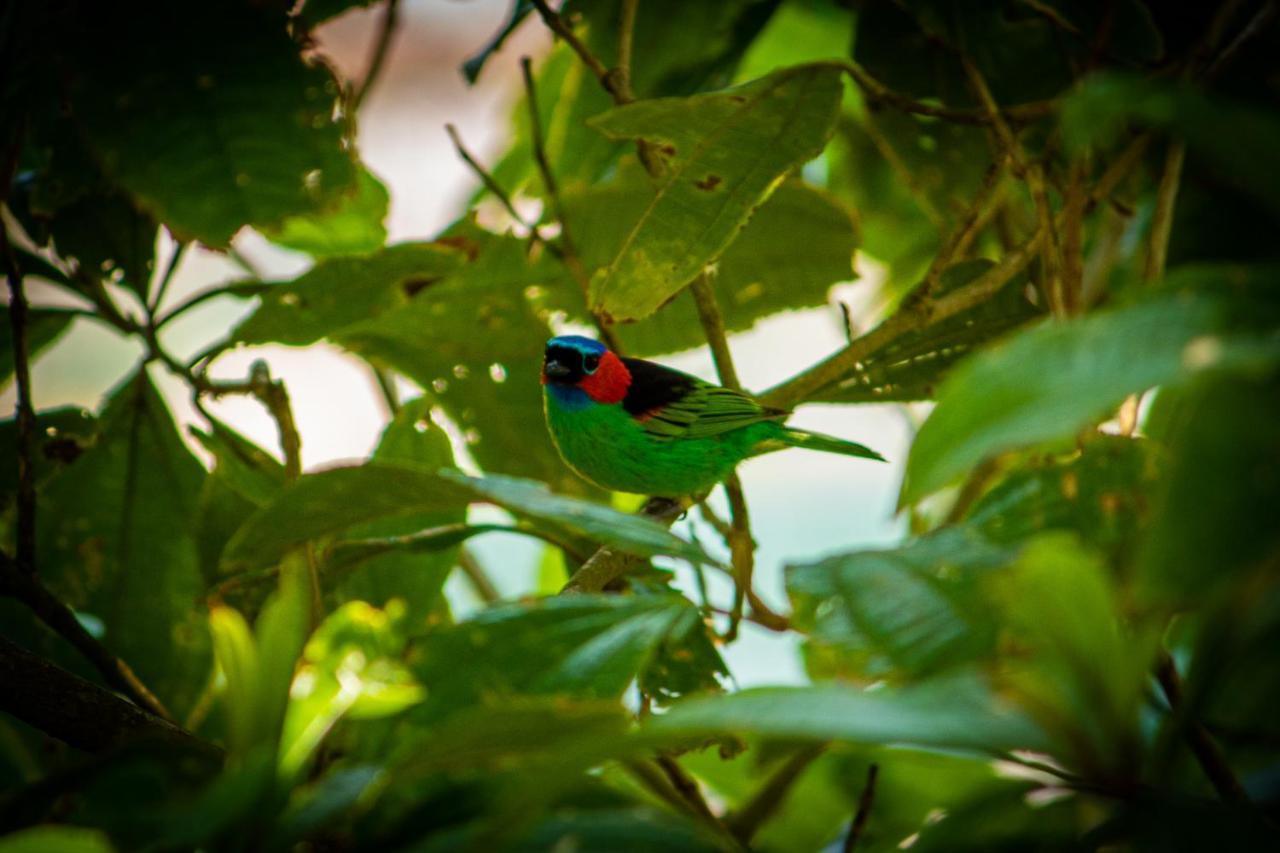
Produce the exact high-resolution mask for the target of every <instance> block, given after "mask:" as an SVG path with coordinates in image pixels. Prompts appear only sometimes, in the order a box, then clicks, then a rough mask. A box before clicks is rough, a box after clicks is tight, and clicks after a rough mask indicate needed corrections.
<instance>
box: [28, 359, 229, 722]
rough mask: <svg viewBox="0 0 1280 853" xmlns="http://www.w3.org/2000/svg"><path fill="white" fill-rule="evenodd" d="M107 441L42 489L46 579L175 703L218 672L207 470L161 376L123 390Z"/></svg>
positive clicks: (179, 705) (180, 704)
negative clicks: (213, 659) (206, 584)
mask: <svg viewBox="0 0 1280 853" xmlns="http://www.w3.org/2000/svg"><path fill="white" fill-rule="evenodd" d="M100 423H101V431H100V433H99V435H98V439H97V442H96V443H95V444H94V445H93V446H92V447H90V448H88V449H87V450H85V451H84V452H83V453H82V454H81V455H80V457H79V458H78V459H76V461H75V462H74V463H73V464H72V465H71V466H70V467H68V468H67V469H66V470H64V471H63V472H62V473H61V474H60V475H59V476H57V477H56V478H55V479H53V480H52V481H50V482H49V484H48V486H47V487H46V488H45V489H44V491H43V492H42V494H41V509H42V511H41V513H40V514H39V518H38V520H39V523H40V526H39V531H38V532H39V556H40V566H41V569H40V572H41V575H42V576H43V577H44V578H45V580H46V582H47V583H48V584H49V586H50V587H51V588H52V589H53V590H54V591H55V592H56V593H57V594H58V595H59V597H61V598H62V599H63V600H64V601H66V602H67V603H68V604H69V605H70V606H71V607H73V608H75V609H76V610H78V611H81V612H83V613H86V614H90V615H92V616H93V617H96V618H97V619H99V620H101V622H102V625H103V632H104V633H103V641H104V642H105V643H106V645H107V646H108V647H109V648H110V649H111V650H112V651H113V652H115V653H116V654H118V655H120V656H121V657H122V658H124V660H125V661H127V662H128V663H129V665H130V666H131V667H133V669H134V670H135V671H136V672H137V673H138V675H139V677H140V678H141V679H142V680H143V682H144V683H146V684H147V685H148V686H149V687H151V688H152V690H154V691H155V692H156V694H157V695H158V696H160V698H161V699H162V700H164V701H165V702H166V703H167V704H168V705H169V706H170V707H171V708H174V709H175V710H179V711H180V710H181V709H183V708H185V707H186V705H187V703H189V702H190V701H191V700H192V699H193V698H194V695H195V692H196V691H197V689H198V688H199V687H200V685H201V683H202V682H203V681H204V679H205V678H206V676H207V673H208V668H207V663H208V659H209V640H208V634H207V631H206V629H205V627H204V624H203V619H202V617H201V613H200V610H199V609H197V607H196V603H197V601H198V600H199V595H200V593H201V591H202V590H203V583H202V581H201V575H200V569H199V562H198V558H197V551H196V543H195V540H194V536H193V533H192V521H193V517H194V512H195V509H196V503H197V499H198V497H199V494H200V490H201V484H202V483H203V481H204V479H205V472H204V469H203V468H202V467H201V466H200V463H199V462H197V461H196V459H195V457H194V456H192V455H191V452H190V451H189V450H188V449H187V447H186V446H185V445H184V444H183V442H182V439H181V437H180V436H179V435H178V433H177V431H176V429H175V427H174V423H173V419H172V416H171V415H170V414H169V411H168V409H167V408H166V407H165V404H164V401H163V400H162V399H161V398H160V396H159V394H158V393H157V391H156V389H155V387H154V386H153V385H152V383H151V380H150V379H149V378H148V376H147V375H146V374H145V373H139V374H137V375H135V376H133V377H132V378H130V379H129V380H128V381H127V382H125V383H124V384H123V385H121V386H120V387H119V388H118V389H117V390H116V391H115V392H114V393H113V394H112V396H111V398H110V399H109V401H108V403H107V406H106V409H105V411H104V412H103V413H102V416H101V422H100Z"/></svg>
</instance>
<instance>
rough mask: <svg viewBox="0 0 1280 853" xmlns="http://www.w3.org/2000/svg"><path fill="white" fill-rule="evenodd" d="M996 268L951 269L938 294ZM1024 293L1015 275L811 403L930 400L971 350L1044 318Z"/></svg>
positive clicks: (972, 264)
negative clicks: (1005, 283)
mask: <svg viewBox="0 0 1280 853" xmlns="http://www.w3.org/2000/svg"><path fill="white" fill-rule="evenodd" d="M992 266H994V264H993V262H991V261H987V260H976V261H962V262H961V263H958V264H955V265H954V266H952V267H949V268H948V269H947V270H946V271H945V272H944V273H943V274H942V278H941V280H940V283H939V284H940V286H939V292H940V293H946V292H948V291H951V290H954V289H955V288H958V287H962V286H964V285H966V284H968V283H969V282H971V281H973V280H974V279H976V278H978V277H979V276H981V275H982V274H983V273H985V272H986V271H987V270H989V269H990V268H991V267H992ZM1043 313H1044V312H1043V310H1042V309H1041V308H1038V307H1037V306H1036V305H1034V304H1033V303H1032V302H1031V301H1030V300H1029V299H1028V298H1027V294H1026V279H1025V278H1024V277H1022V276H1017V277H1015V278H1014V279H1013V280H1012V281H1011V282H1009V284H1007V285H1005V287H1004V288H1002V289H1001V290H1000V291H999V292H998V293H996V294H995V295H994V296H992V297H991V298H990V299H988V300H986V301H985V302H982V303H979V304H978V305H976V306H975V307H973V308H971V309H970V310H968V311H961V312H960V313H959V314H956V315H955V316H952V317H948V318H947V319H945V320H942V321H941V322H938V323H934V324H932V325H931V326H929V327H927V328H925V329H921V330H920V331H917V332H910V333H908V334H905V335H903V336H902V337H900V338H898V339H897V340H895V341H893V343H891V344H889V345H888V346H886V347H884V348H883V349H882V350H880V351H879V352H877V353H875V354H874V355H872V356H870V357H868V358H867V359H865V360H864V361H863V362H862V363H861V364H859V366H858V368H859V369H858V370H857V371H855V372H854V373H853V374H852V375H850V376H849V377H847V378H845V379H842V380H840V381H839V382H837V383H835V384H833V385H830V386H828V387H827V388H824V389H823V390H821V391H819V392H818V393H817V394H816V395H814V396H813V397H811V398H810V399H811V400H813V401H815V402H824V403H828V402H829V403H872V402H888V401H892V400H898V401H909V400H924V399H928V398H929V397H932V396H933V394H934V391H935V389H936V388H937V387H938V385H939V384H940V383H941V382H942V379H943V377H945V376H946V374H947V371H948V370H949V369H950V368H951V367H952V366H953V365H954V364H955V363H956V362H958V361H959V360H960V359H962V358H964V357H965V356H966V355H968V354H969V353H971V352H972V351H973V350H974V349H975V348H977V347H979V346H981V345H982V344H985V343H987V342H989V341H991V340H993V339H995V338H998V337H999V336H1001V335H1003V334H1005V333H1007V332H1008V331H1009V330H1011V329H1014V328H1017V327H1018V326H1020V325H1022V324H1024V323H1027V322H1029V321H1030V320H1032V319H1034V318H1036V317H1039V316H1042V315H1043Z"/></svg>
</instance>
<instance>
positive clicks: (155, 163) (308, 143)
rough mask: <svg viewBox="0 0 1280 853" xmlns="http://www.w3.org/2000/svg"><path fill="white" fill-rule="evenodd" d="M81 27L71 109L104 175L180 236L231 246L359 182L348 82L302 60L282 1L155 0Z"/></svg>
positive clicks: (83, 16)
mask: <svg viewBox="0 0 1280 853" xmlns="http://www.w3.org/2000/svg"><path fill="white" fill-rule="evenodd" d="M76 23H77V25H78V30H79V32H77V33H76V36H75V37H74V38H73V42H72V50H71V52H70V53H69V55H70V56H72V57H74V60H75V64H76V66H77V67H76V70H77V72H78V75H77V76H76V79H75V81H74V86H73V105H74V106H73V109H74V113H75V117H76V119H77V120H78V121H79V122H81V123H82V125H83V127H84V130H85V132H86V134H87V136H88V138H89V141H90V144H91V147H92V148H93V149H94V150H95V151H96V153H97V155H98V157H99V159H100V160H101V162H102V164H103V167H104V170H105V172H106V173H107V174H108V176H110V177H111V178H113V179H114V180H115V181H117V182H118V183H119V184H120V185H121V186H123V187H124V188H126V189H127V190H128V191H129V192H130V193H132V194H133V195H134V196H135V197H136V198H137V200H138V201H139V202H140V203H141V205H142V207H143V208H144V209H146V210H147V211H148V212H150V213H151V214H153V215H154V216H155V217H156V218H157V219H159V220H160V221H162V222H164V223H165V224H166V225H168V226H169V227H170V228H171V229H172V230H173V231H174V232H175V233H176V234H177V235H178V236H180V237H183V238H191V237H195V238H198V239H200V240H201V241H202V242H204V243H207V244H209V245H212V246H225V245H226V244H227V242H228V241H229V240H230V239H231V237H232V236H233V235H234V234H235V233H236V231H238V230H239V229H240V227H241V226H243V225H260V226H274V225H277V224H279V223H280V222H281V221H283V220H284V219H285V218H287V217H289V216H293V215H298V214H305V213H314V212H318V211H322V210H325V209H327V208H329V207H331V206H334V205H336V204H338V203H339V201H340V199H341V197H342V195H343V194H344V193H346V192H348V191H350V190H351V189H352V188H353V187H354V186H355V182H356V178H357V170H356V167H355V162H354V160H353V159H352V156H351V154H350V152H349V151H346V150H344V149H343V146H342V136H343V132H344V123H345V119H338V120H335V109H334V106H335V102H336V100H337V97H338V83H337V81H336V80H335V79H334V78H333V75H332V74H331V73H330V72H329V70H328V69H327V68H326V67H324V66H323V65H322V64H319V63H315V64H308V63H307V62H306V61H304V60H303V58H302V57H301V55H300V53H299V49H298V44H297V43H296V42H294V41H293V40H292V39H291V38H290V37H289V34H288V32H287V31H286V28H285V27H286V18H285V15H284V13H283V7H281V6H272V5H270V4H266V5H264V4H250V3H247V2H234V3H229V4H219V6H218V8H216V9H214V8H205V7H202V6H193V7H183V8H176V7H174V6H172V5H171V4H168V3H161V2H158V0H150V2H145V3H138V4H131V5H130V6H129V10H128V12H127V13H122V11H121V10H120V9H118V8H116V7H114V6H112V7H107V6H97V5H91V6H88V7H85V8H83V9H81V10H79V11H78V13H77V17H76ZM139 44H145V45H147V49H146V50H138V49H136V46H137V45H139ZM245 57H252V59H253V61H252V62H247V61H245ZM338 115H340V113H338ZM264 139H269V140H271V144H270V145H263V144H262V140H264Z"/></svg>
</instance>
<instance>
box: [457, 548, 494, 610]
mask: <svg viewBox="0 0 1280 853" xmlns="http://www.w3.org/2000/svg"><path fill="white" fill-rule="evenodd" d="M458 568H460V569H462V574H463V575H465V576H466V578H467V581H468V582H469V583H470V584H471V589H472V590H474V591H475V594H476V595H477V596H479V598H480V600H481V601H483V602H484V603H485V604H493V603H495V602H498V601H501V600H502V594H501V593H500V592H498V588H497V587H495V586H494V585H493V581H491V580H489V575H488V574H486V573H485V570H484V566H482V565H480V563H479V562H477V561H476V558H475V555H474V554H472V553H471V552H470V551H469V550H467V549H466V548H459V549H458Z"/></svg>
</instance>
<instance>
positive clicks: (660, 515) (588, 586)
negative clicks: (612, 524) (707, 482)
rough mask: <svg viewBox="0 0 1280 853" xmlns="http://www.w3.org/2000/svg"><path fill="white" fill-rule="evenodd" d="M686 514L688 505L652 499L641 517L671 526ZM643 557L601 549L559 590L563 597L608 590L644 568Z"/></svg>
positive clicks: (641, 511)
mask: <svg viewBox="0 0 1280 853" xmlns="http://www.w3.org/2000/svg"><path fill="white" fill-rule="evenodd" d="M684 511H685V505H684V504H683V503H681V502H680V501H674V500H671V499H669V498H649V500H648V502H647V503H645V505H644V507H643V508H642V509H641V510H640V514H641V515H644V516H646V517H648V518H651V519H653V520H654V521H656V522H658V523H659V524H665V525H668V526H670V525H671V524H672V523H673V522H675V520H676V519H677V518H679V517H680V516H681V515H682V514H683V513H684ZM644 562H645V560H644V558H643V557H637V556H635V555H634V554H628V553H626V552H624V551H618V550H615V549H613V548H611V547H609V546H607V545H606V546H604V547H602V548H600V549H598V550H597V551H596V552H595V553H594V554H592V555H591V558H590V559H588V560H587V561H586V562H585V563H583V564H582V565H581V566H579V567H578V570H577V571H576V572H574V573H573V577H571V578H569V582H568V583H566V584H565V585H564V588H563V589H562V590H560V594H561V595H575V594H579V593H591V592H602V591H603V590H604V589H605V587H607V586H609V585H610V584H612V583H613V582H614V581H616V580H618V579H619V578H621V577H623V576H624V575H626V573H627V572H629V571H631V570H632V569H634V568H636V567H637V566H640V565H643V564H644Z"/></svg>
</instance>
